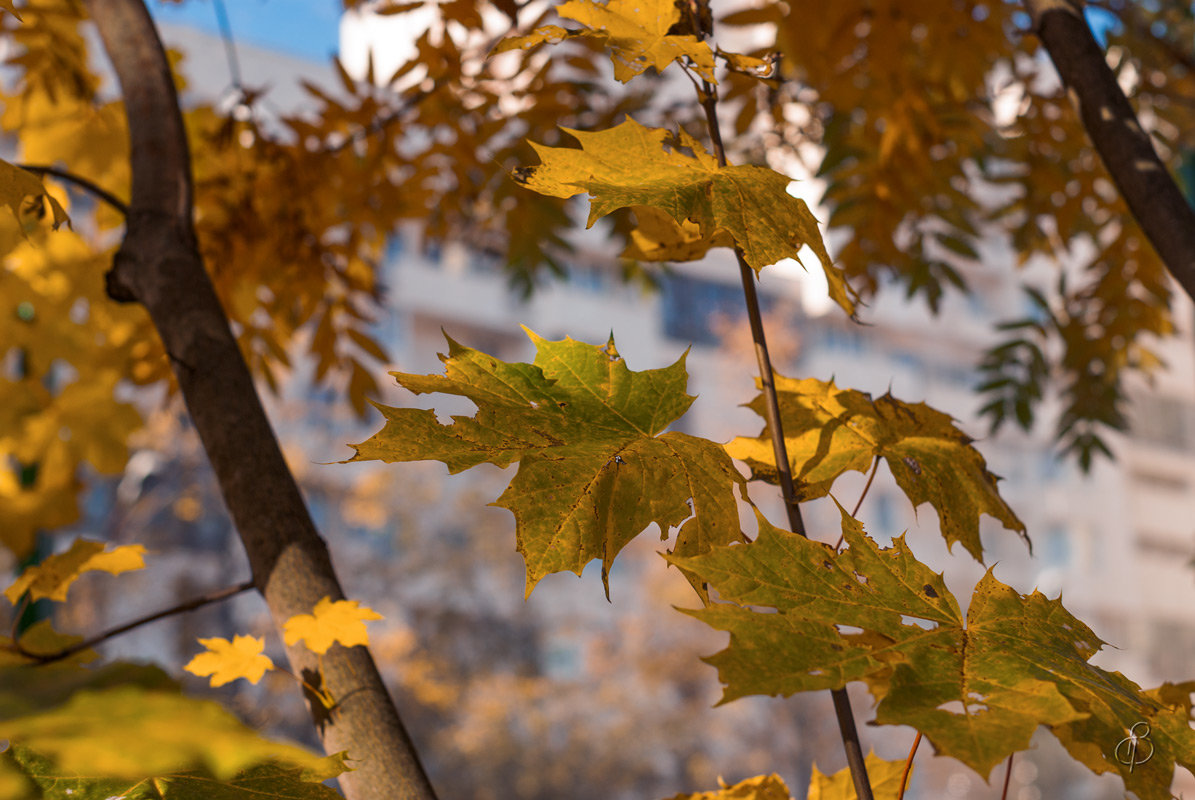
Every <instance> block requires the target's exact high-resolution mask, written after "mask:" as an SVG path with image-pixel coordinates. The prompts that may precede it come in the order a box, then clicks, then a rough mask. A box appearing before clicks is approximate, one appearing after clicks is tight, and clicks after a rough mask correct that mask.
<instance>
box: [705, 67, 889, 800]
mask: <svg viewBox="0 0 1195 800" xmlns="http://www.w3.org/2000/svg"><path fill="white" fill-rule="evenodd" d="M698 98H699V99H700V101H701V107H702V108H703V109H704V110H705V117H706V121H707V122H708V124H709V132H710V141H711V143H712V144H713V146H714V155H715V156H716V157H717V159H718V165H719V166H722V167H725V166H726V148H725V147H724V145H723V143H722V129H721V127H720V126H719V125H718V114H717V110H718V90H717V88H716V87H714V86H712V85H710V83H709V82H708V81H702V91H701V92H699V93H698ZM734 254H735V256H736V257H737V259H738V262H739V277H740V279H741V281H742V284H743V297H744V299H745V300H746V301H747V319H748V320H749V322H750V324H751V339H752V340H753V341H754V342H755V359H756V361H757V362H758V365H759V382H760V387H761V389H762V390H763V396H764V410H765V411H766V412H767V413H766V419H767V422H768V426H769V428H771V431H772V451H773V454H774V455H775V458H776V472H777V474H778V476H779V478H780V492H781V495H782V497H783V498H784V509H785V511H786V512H787V515H788V524H789V528H791V529H792V531H793V532H794V533H797V534H800V535H801V536H804V537H806V538H808V533H807V532H806V530H805V521H804V519H803V518H802V517H801V506H800V503H799V501H798V499H797V493H796V488H795V486H794V485H793V476H792V468H791V467H790V466H789V463H788V447H787V445H786V444H785V442H784V429H783V427H782V424H781V421H780V402H779V399H778V398H777V395H776V383H775V380H774V379H773V376H774V372H773V370H772V359H771V356H770V355H769V354H768V341H767V336H766V335H765V334H764V329H763V314H762V313H761V312H760V306H759V294H758V293H757V292H756V289H755V273H754V271H752V269H751V267H750V266H748V264H747V260H746V259H745V258H744V257H743V250H742V248H741V247H738V246H737V245H736V246H735V248H734ZM830 696H831V697H832V698H833V700H834V715H835V717H837V718H838V730H839V732H840V733H841V735H842V746H843V748H844V749H845V750H846V761H847V765H848V766H849V767H850V770H851V780H852V781H853V782H854V786H855V794H856V796H857V797H858V800H873V795H872V792H871V783H870V782H869V781H868V779H867V765H866V763H865V762H864V758H863V747H862V745H861V744H860V742H859V731H858V729H857V728H856V727H855V715H854V713H853V712H852V711H851V700H850V697H849V696H848V695H847V692H846V687H845V686H844V687H842V688H841V689H832V690H830Z"/></svg>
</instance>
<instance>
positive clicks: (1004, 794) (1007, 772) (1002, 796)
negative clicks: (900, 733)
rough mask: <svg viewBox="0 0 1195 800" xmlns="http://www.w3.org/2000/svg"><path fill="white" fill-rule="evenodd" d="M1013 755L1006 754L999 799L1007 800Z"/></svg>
mask: <svg viewBox="0 0 1195 800" xmlns="http://www.w3.org/2000/svg"><path fill="white" fill-rule="evenodd" d="M917 735H918V736H920V735H921V734H917ZM1015 755H1016V753H1009V754H1008V769H1006V770H1004V790H1003V791H1002V792H1000V800H1008V782H1009V780H1011V778H1012V757H1013V756H1015Z"/></svg>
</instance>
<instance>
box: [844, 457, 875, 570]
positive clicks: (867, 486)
mask: <svg viewBox="0 0 1195 800" xmlns="http://www.w3.org/2000/svg"><path fill="white" fill-rule="evenodd" d="M879 468H880V457H879V456H876V457H875V460H874V461H872V462H871V474H870V475H868V476H867V483H866V484H864V485H863V493H862V494H860V495H859V502H857V503H855V508H854V510H852V511H851V516H852V517H856V516H858V515H859V509H861V508H863V501H864V500H865V499H866V498H867V490H868V489H870V488H871V482H872V481H874V480H875V479H876V471H877V470H878V469H879ZM842 539H843V537H842V535H841V534H839V536H838V542H837V543H835V545H834V549H835V550H837V549H838V548H840V547H842Z"/></svg>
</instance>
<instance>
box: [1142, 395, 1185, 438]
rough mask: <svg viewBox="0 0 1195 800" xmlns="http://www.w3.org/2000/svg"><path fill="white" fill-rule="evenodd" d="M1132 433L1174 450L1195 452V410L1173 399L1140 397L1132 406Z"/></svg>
mask: <svg viewBox="0 0 1195 800" xmlns="http://www.w3.org/2000/svg"><path fill="white" fill-rule="evenodd" d="M1131 430H1132V433H1133V435H1134V436H1135V437H1137V438H1138V439H1141V440H1143V441H1145V442H1148V443H1149V444H1155V445H1158V446H1160V447H1165V448H1167V449H1170V450H1190V449H1195V408H1192V406H1191V404H1190V403H1187V402H1184V401H1182V400H1178V399H1176V398H1172V397H1156V396H1154V397H1148V396H1147V397H1137V398H1134V400H1133V405H1132V425H1131Z"/></svg>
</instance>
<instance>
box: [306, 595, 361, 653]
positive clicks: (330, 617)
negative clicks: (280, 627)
mask: <svg viewBox="0 0 1195 800" xmlns="http://www.w3.org/2000/svg"><path fill="white" fill-rule="evenodd" d="M368 619H382V615H381V614H379V613H377V612H376V611H374V610H373V609H371V608H367V607H365V606H360V605H358V604H357V601H356V600H337V601H335V602H333V601H332V599H331V598H328V597H325V598H324V599H323V600H320V601H319V602H318V603H316V606H315V609H314V610H313V611H312V612H311V613H310V614H297V615H295V616H293V617H291V618H290V619H288V620H287V621H286V626H285V628H284V637H283V638H284V639H285V640H286V643H287V644H295V643H296V642H298V641H299V640H301V639H306V640H307V649H308V650H310V651H311V652H313V653H319V654H320V655H323V654H324V653H326V652H328V648H329V647H331V646H332V645H333V644H334V643H335V642H340V643H341V644H342V645H344V646H345V647H354V646H356V645H359V644H363V645H364V644H369V634H368V633H367V632H366V630H365V620H368Z"/></svg>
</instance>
